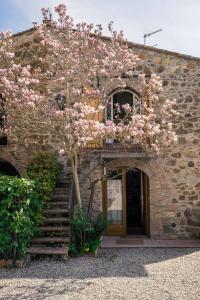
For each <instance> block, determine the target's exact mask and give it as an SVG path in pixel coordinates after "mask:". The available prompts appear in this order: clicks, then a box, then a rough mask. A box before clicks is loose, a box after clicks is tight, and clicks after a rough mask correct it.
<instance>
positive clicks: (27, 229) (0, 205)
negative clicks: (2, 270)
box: [0, 176, 42, 259]
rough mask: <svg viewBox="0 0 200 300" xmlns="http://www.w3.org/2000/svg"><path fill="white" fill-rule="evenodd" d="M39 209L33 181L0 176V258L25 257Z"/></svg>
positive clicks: (35, 225) (37, 221) (37, 220)
mask: <svg viewBox="0 0 200 300" xmlns="http://www.w3.org/2000/svg"><path fill="white" fill-rule="evenodd" d="M36 203H37V204H36ZM41 209H42V203H41V202H40V201H39V195H38V190H37V188H36V186H35V182H34V181H31V180H28V179H24V178H18V177H10V176H0V257H4V258H13V259H16V258H20V257H22V256H23V255H24V254H25V252H26V249H27V247H28V245H29V243H30V240H31V238H32V237H33V236H34V233H35V228H36V227H37V226H38V225H39V218H38V216H39V214H40V213H41ZM33 211H34V214H33Z"/></svg>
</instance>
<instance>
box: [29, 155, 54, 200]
mask: <svg viewBox="0 0 200 300" xmlns="http://www.w3.org/2000/svg"><path fill="white" fill-rule="evenodd" d="M58 172H59V165H58V162H57V160H56V158H55V156H54V155H53V154H49V153H45V152H44V153H38V154H36V155H35V157H34V158H33V160H32V162H31V163H30V165H29V166H28V168H27V172H26V174H27V177H28V178H29V179H33V180H35V181H37V182H38V183H39V185H40V196H41V198H42V199H43V201H44V202H46V201H48V199H49V195H50V194H51V192H52V190H53V188H54V187H55V184H56V179H57V176H58Z"/></svg>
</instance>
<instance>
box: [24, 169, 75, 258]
mask: <svg viewBox="0 0 200 300" xmlns="http://www.w3.org/2000/svg"><path fill="white" fill-rule="evenodd" d="M70 191H71V184H70V178H69V176H67V175H62V174H61V175H60V177H59V178H58V180H57V183H56V187H55V189H54V191H53V193H52V195H51V199H50V201H49V202H48V203H47V204H46V208H45V209H44V211H43V216H44V217H43V223H42V225H41V227H40V228H39V229H40V236H38V237H36V238H34V239H33V240H32V241H31V246H30V248H29V250H28V253H29V254H30V255H33V256H37V255H39V256H40V255H43V256H57V255H59V256H64V257H65V256H67V255H68V245H69V243H70V226H69V209H68V208H69V199H70Z"/></svg>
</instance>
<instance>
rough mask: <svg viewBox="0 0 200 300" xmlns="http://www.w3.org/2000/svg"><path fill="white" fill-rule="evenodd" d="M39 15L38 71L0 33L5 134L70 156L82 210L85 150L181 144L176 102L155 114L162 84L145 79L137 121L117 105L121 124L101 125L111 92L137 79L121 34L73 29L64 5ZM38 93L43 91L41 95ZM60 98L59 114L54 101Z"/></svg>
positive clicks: (133, 112)
mask: <svg viewBox="0 0 200 300" xmlns="http://www.w3.org/2000/svg"><path fill="white" fill-rule="evenodd" d="M42 13H43V16H44V20H45V22H44V23H43V24H40V25H38V24H36V23H34V26H35V31H34V35H35V37H37V40H39V50H38V52H37V55H38V58H37V61H36V62H37V63H36V64H35V63H34V61H30V64H29V65H27V64H23V60H22V62H21V64H20V63H17V62H16V58H15V46H14V44H13V38H12V35H11V33H10V32H9V31H8V32H5V33H0V53H1V56H0V63H1V69H0V94H1V95H2V97H3V99H5V105H4V109H5V115H6V119H5V121H6V122H5V123H6V124H5V125H6V126H5V127H4V129H3V130H4V133H5V132H6V133H7V134H8V137H9V138H10V139H13V140H20V139H21V140H22V141H23V142H24V143H28V144H29V140H30V134H31V132H34V133H35V132H37V133H38V135H40V134H41V135H42V136H43V137H44V140H43V143H44V144H48V143H50V144H51V145H52V147H55V148H56V150H57V151H58V152H59V153H60V155H66V156H67V158H68V159H69V160H70V161H71V166H72V175H73V179H74V183H75V191H76V198H77V204H78V206H80V207H81V205H82V201H81V191H80V184H79V176H78V163H79V156H80V154H81V152H82V150H83V149H85V147H87V145H88V144H89V143H91V142H92V141H94V140H99V139H106V138H112V139H114V140H116V141H118V142H120V143H121V144H123V145H125V146H126V145H127V144H130V145H135V144H137V145H140V146H141V147H142V148H143V149H145V150H146V151H154V152H156V153H159V152H160V151H161V150H162V149H163V148H164V147H168V146H170V145H171V144H173V143H174V142H175V141H176V134H175V132H174V131H173V128H172V124H171V117H172V116H173V114H174V110H173V105H174V102H173V101H171V100H170V101H169V100H167V101H165V103H164V104H163V105H162V106H161V108H160V110H159V112H157V111H156V110H155V107H156V108H157V107H158V106H159V105H158V104H159V100H160V98H159V94H160V93H161V92H162V81H161V80H160V78H159V77H158V76H156V75H153V76H152V77H151V78H150V79H148V80H147V79H146V78H145V75H144V74H141V75H140V76H139V79H138V80H140V87H141V91H140V96H141V97H140V100H141V108H140V113H139V114H138V111H137V109H136V108H135V107H131V106H130V105H128V104H125V105H123V106H122V107H120V104H117V106H116V110H118V112H117V113H116V114H115V116H116V118H115V119H114V120H107V122H105V123H104V122H103V121H104V120H103V118H99V116H100V115H103V113H104V110H105V108H107V106H108V105H109V103H108V102H109V101H108V98H107V91H108V90H109V87H110V86H114V85H115V86H116V87H117V88H119V89H121V90H122V91H123V89H124V88H126V79H125V78H124V77H125V76H124V75H126V76H129V77H131V76H132V74H133V71H134V70H135V68H136V66H137V62H138V60H139V58H138V56H137V55H136V54H135V53H134V51H133V50H132V49H131V48H130V47H129V44H128V42H127V40H126V39H125V38H124V36H123V32H122V31H121V32H119V33H117V32H116V31H114V29H113V25H112V22H111V23H110V24H109V26H108V27H109V32H110V37H109V38H104V37H103V36H102V27H101V26H100V25H96V26H95V25H94V24H87V23H85V22H82V23H79V24H75V23H74V21H73V19H72V18H71V16H70V15H69V13H68V11H67V8H66V6H65V5H64V4H60V5H58V6H57V7H55V13H56V15H57V16H56V18H55V19H54V18H53V15H52V14H51V12H50V11H49V10H48V9H42ZM41 86H43V87H44V86H45V87H44V90H43V93H41V92H40V89H41ZM58 93H59V94H60V95H61V98H62V100H63V103H62V109H60V108H59V106H58V105H57V103H56V101H55V98H56V95H57V94H58ZM60 107H61V106H60ZM97 116H98V117H97ZM55 137H56V144H55V142H54V141H55Z"/></svg>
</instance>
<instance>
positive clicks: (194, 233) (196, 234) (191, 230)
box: [185, 225, 200, 238]
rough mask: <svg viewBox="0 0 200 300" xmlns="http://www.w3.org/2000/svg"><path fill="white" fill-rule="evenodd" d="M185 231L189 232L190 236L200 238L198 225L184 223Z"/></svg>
mask: <svg viewBox="0 0 200 300" xmlns="http://www.w3.org/2000/svg"><path fill="white" fill-rule="evenodd" d="M185 231H186V232H188V233H190V235H191V236H192V237H195V238H200V227H197V226H192V225H186V226H185Z"/></svg>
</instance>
